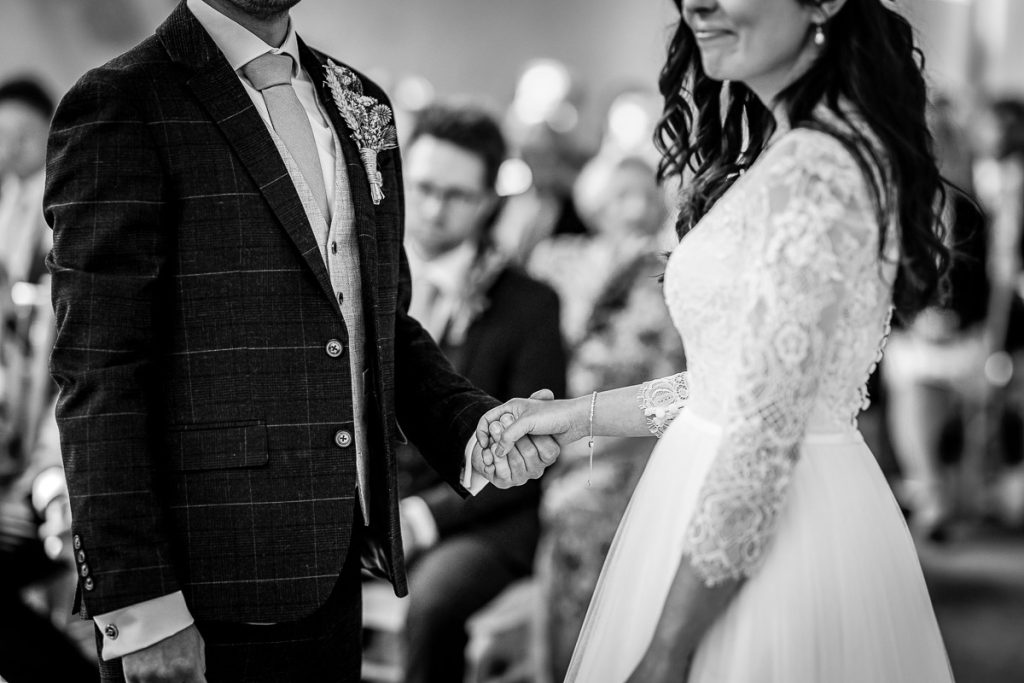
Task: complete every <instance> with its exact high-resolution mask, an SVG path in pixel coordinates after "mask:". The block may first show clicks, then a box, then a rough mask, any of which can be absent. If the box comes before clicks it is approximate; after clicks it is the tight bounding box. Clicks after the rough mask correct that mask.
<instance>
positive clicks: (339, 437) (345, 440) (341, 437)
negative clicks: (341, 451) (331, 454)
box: [334, 429, 352, 448]
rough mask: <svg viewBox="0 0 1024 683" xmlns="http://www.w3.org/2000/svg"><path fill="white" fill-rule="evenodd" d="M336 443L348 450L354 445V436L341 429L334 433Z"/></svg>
mask: <svg viewBox="0 0 1024 683" xmlns="http://www.w3.org/2000/svg"><path fill="white" fill-rule="evenodd" d="M334 443H336V444H338V446H339V447H340V448H348V447H349V446H351V445H352V435H351V434H349V433H348V431H346V430H344V429H339V430H338V431H336V432H335V433H334Z"/></svg>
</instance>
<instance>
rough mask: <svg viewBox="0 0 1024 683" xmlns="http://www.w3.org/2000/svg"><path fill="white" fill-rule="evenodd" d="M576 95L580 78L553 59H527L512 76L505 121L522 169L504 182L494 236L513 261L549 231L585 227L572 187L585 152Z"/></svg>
mask: <svg viewBox="0 0 1024 683" xmlns="http://www.w3.org/2000/svg"><path fill="white" fill-rule="evenodd" d="M579 98H580V87H579V84H578V83H577V82H576V81H575V80H574V79H573V77H572V74H571V73H570V72H569V69H568V68H567V67H566V66H565V65H564V64H562V63H561V62H559V61H557V60H553V59H537V60H531V61H530V62H529V63H528V64H526V65H525V66H524V67H523V70H522V73H520V75H519V78H518V80H517V82H516V88H515V96H514V97H513V100H512V103H511V105H510V106H509V109H508V114H507V116H506V121H505V124H506V129H507V130H508V131H509V137H510V139H511V140H512V144H513V147H514V151H515V155H516V158H517V159H518V160H520V161H521V162H522V168H524V169H525V171H526V173H525V174H524V177H523V181H522V182H521V183H520V182H512V183H511V186H510V187H507V188H506V187H503V188H502V189H503V194H508V195H509V197H508V201H507V202H506V205H505V207H504V208H503V210H502V212H501V215H500V216H499V217H498V220H497V223H496V225H495V228H494V238H495V242H496V243H497V244H498V247H499V249H501V251H503V252H504V253H506V254H508V255H509V256H510V257H511V258H512V259H513V260H514V261H515V262H517V263H520V264H522V263H526V262H527V261H528V260H529V258H530V254H531V253H532V252H533V249H534V248H535V247H536V246H537V245H538V244H540V243H541V242H543V241H545V240H547V239H549V238H551V237H555V236H559V235H585V234H587V233H588V227H587V225H586V224H585V223H584V222H583V221H582V220H581V218H580V215H579V212H578V210H577V206H576V203H575V201H574V197H573V192H572V188H573V184H574V183H575V182H576V177H577V176H578V175H579V172H580V168H581V167H582V166H583V164H584V163H585V161H586V160H587V158H588V157H589V153H588V152H587V151H586V150H585V149H584V146H583V145H582V144H581V143H580V141H579V140H578V139H577V137H576V136H575V128H576V125H577V123H578V121H579V112H578V109H577V103H578V99H579Z"/></svg>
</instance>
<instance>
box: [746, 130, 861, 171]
mask: <svg viewBox="0 0 1024 683" xmlns="http://www.w3.org/2000/svg"><path fill="white" fill-rule="evenodd" d="M763 165H764V166H765V167H766V169H767V170H768V171H769V172H770V173H773V174H778V173H785V172H787V171H791V170H793V171H804V172H813V173H816V174H820V173H830V172H832V173H834V172H847V173H849V172H854V173H859V171H860V167H859V166H858V163H857V159H856V157H855V156H854V154H853V151H852V150H851V149H850V148H849V147H848V146H847V144H846V143H844V142H843V141H842V140H840V138H839V137H838V136H837V135H835V134H833V133H830V132H826V131H824V130H819V129H816V128H809V127H802V126H801V127H797V128H793V129H791V130H789V131H787V132H786V133H785V134H784V135H782V136H781V137H780V138H779V139H778V141H776V142H775V143H774V144H772V145H771V146H770V147H769V148H768V149H767V150H766V151H765V153H764V158H763Z"/></svg>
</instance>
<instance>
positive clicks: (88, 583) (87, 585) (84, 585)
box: [82, 578, 96, 591]
mask: <svg viewBox="0 0 1024 683" xmlns="http://www.w3.org/2000/svg"><path fill="white" fill-rule="evenodd" d="M95 587H96V584H95V583H93V580H92V579H91V578H90V579H86V580H85V581H83V582H82V588H84V589H85V590H87V591H91V590H92V589H93V588H95Z"/></svg>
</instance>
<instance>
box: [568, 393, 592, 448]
mask: <svg viewBox="0 0 1024 683" xmlns="http://www.w3.org/2000/svg"><path fill="white" fill-rule="evenodd" d="M593 396H594V395H593V394H592V393H591V394H584V395H583V396H580V397H578V398H574V399H572V426H573V431H574V433H573V436H575V437H576V440H579V439H585V438H587V437H589V436H590V433H591V426H592V419H593V418H592V416H591V414H590V406H591V403H592V401H593Z"/></svg>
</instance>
